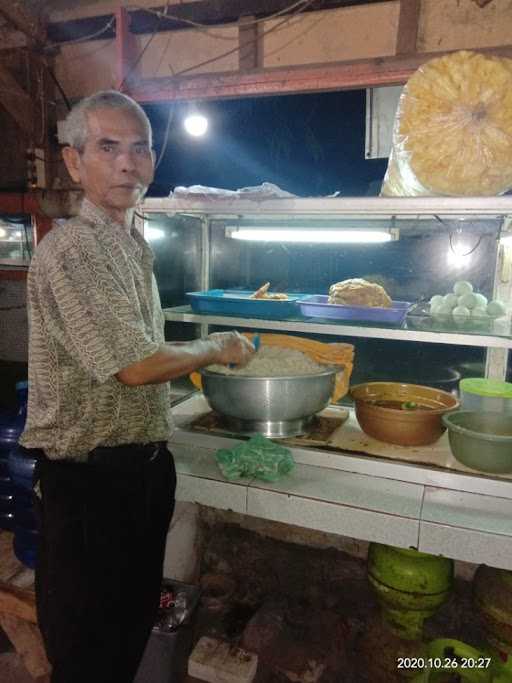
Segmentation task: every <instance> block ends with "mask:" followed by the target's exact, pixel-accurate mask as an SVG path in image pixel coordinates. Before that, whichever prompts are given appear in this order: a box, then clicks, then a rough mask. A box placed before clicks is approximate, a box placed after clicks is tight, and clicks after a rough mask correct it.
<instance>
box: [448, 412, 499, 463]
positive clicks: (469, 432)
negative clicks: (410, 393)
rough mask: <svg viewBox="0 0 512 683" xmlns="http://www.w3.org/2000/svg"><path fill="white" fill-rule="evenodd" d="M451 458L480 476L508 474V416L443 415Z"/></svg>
mask: <svg viewBox="0 0 512 683" xmlns="http://www.w3.org/2000/svg"><path fill="white" fill-rule="evenodd" d="M443 422H444V424H445V425H446V427H447V428H448V438H449V440H450V448H451V449H452V453H453V455H454V457H455V458H456V459H457V460H458V461H459V462H461V463H462V464H463V465H466V466H467V467H471V468H472V469H474V470H479V471H480V472H492V473H496V474H505V473H509V472H512V415H508V414H505V413H481V412H478V413H476V412H470V411H466V410H460V411H458V412H455V413H448V414H446V415H443Z"/></svg>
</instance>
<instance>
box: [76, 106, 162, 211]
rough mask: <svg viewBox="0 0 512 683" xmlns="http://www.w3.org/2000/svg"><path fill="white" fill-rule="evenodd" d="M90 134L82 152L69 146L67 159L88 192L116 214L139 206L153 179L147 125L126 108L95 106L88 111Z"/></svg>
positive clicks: (95, 202) (92, 200) (97, 202)
mask: <svg viewBox="0 0 512 683" xmlns="http://www.w3.org/2000/svg"><path fill="white" fill-rule="evenodd" d="M87 123H88V135H87V141H86V143H85V147H84V149H83V150H81V151H80V152H79V151H78V150H76V149H74V148H71V147H68V148H66V149H65V150H64V160H65V162H66V166H67V168H68V171H69V173H70V175H71V177H72V178H73V180H74V181H75V182H78V183H80V185H81V186H82V187H83V189H84V193H85V196H86V197H87V199H89V200H90V201H91V202H93V204H96V206H99V207H101V208H103V209H105V211H107V213H109V214H111V215H113V216H114V217H117V216H120V215H121V214H122V212H125V211H126V210H127V209H131V208H133V207H134V206H136V205H137V204H138V203H139V201H140V200H141V199H142V198H143V197H144V195H145V193H146V190H147V188H148V185H149V184H150V183H151V181H152V180H153V171H154V159H153V152H152V150H151V148H150V145H149V140H148V136H147V131H146V129H145V127H144V125H143V124H142V123H141V122H140V121H139V120H138V119H137V118H136V116H134V115H133V114H132V113H131V112H130V111H127V110H125V109H109V108H103V109H96V110H94V111H92V112H90V113H89V114H88V115H87Z"/></svg>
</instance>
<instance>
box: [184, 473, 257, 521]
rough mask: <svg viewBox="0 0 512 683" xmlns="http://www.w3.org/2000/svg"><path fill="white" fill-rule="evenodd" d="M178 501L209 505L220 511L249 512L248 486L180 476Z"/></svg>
mask: <svg viewBox="0 0 512 683" xmlns="http://www.w3.org/2000/svg"><path fill="white" fill-rule="evenodd" d="M176 500H179V501H182V502H185V501H186V502H191V503H199V504H200V505H209V506H210V507H214V508H218V509H219V510H233V511H234V512H241V513H245V512H246V511H247V486H240V485H238V484H228V483H225V482H220V481H214V480H212V479H202V478H201V477H197V476H192V477H190V476H188V475H186V474H178V484H177V487H176Z"/></svg>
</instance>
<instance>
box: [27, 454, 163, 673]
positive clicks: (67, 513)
mask: <svg viewBox="0 0 512 683" xmlns="http://www.w3.org/2000/svg"><path fill="white" fill-rule="evenodd" d="M30 452H31V454H33V451H30ZM37 480H38V481H39V485H40V491H41V497H40V499H38V503H37V508H38V515H39V518H40V544H39V548H38V558H37V565H36V598H37V615H38V622H39V627H40V629H41V632H42V635H43V639H44V643H45V647H46V651H47V655H48V659H49V660H50V663H51V664H52V667H53V673H52V679H51V680H52V683H82V682H83V683H85V682H86V681H87V683H131V682H132V681H133V679H134V676H135V674H136V671H137V668H138V665H139V663H140V660H141V658H142V655H143V653H144V648H145V646H146V642H147V640H148V638H149V635H150V633H151V628H152V626H153V625H154V623H155V619H156V614H157V609H158V604H159V598H160V586H161V580H162V566H163V559H164V551H165V541H166V536H167V531H168V527H169V523H170V521H171V517H172V513H173V510H174V494H175V488H176V471H175V468H174V461H173V458H172V455H171V453H170V452H169V451H168V450H167V448H166V447H165V444H163V443H160V444H151V445H146V446H137V445H128V446H119V447H116V448H98V449H96V450H95V451H93V452H92V453H91V454H90V455H89V462H87V463H76V462H72V461H67V460H65V461H54V460H49V459H47V458H45V457H44V456H43V455H42V454H41V453H39V458H38V463H37V465H36V481H37Z"/></svg>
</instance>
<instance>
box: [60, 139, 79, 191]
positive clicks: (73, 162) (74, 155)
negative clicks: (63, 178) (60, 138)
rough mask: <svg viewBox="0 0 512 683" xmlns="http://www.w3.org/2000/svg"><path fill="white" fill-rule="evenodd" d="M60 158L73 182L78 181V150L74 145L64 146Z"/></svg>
mask: <svg viewBox="0 0 512 683" xmlns="http://www.w3.org/2000/svg"><path fill="white" fill-rule="evenodd" d="M62 158H63V159H64V163H65V164H66V168H67V169H68V173H69V175H70V176H71V178H72V180H73V181H74V182H75V183H79V182H80V152H79V151H78V150H77V149H75V148H74V147H64V149H63V150H62Z"/></svg>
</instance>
